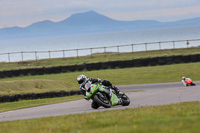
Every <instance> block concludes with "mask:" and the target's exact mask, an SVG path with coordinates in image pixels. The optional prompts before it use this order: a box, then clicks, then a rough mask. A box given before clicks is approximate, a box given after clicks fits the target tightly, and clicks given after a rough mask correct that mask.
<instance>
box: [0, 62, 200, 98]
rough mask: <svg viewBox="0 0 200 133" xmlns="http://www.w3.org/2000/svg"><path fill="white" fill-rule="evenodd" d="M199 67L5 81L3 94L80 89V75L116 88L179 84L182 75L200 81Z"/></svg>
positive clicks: (1, 85) (0, 92)
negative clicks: (104, 80) (120, 86)
mask: <svg viewBox="0 0 200 133" xmlns="http://www.w3.org/2000/svg"><path fill="white" fill-rule="evenodd" d="M199 66H200V62H198V63H186V64H173V65H164V66H149V67H137V68H136V67H135V68H124V69H107V70H98V71H97V70H96V71H82V72H70V73H61V74H49V75H37V76H24V77H16V78H4V79H0V95H5V94H14V93H18V94H20V93H29V92H34V93H39V92H47V91H60V90H64V91H69V90H78V89H79V85H78V83H77V81H76V78H77V76H78V75H79V74H85V75H86V76H87V77H93V78H102V79H108V80H110V81H111V82H112V83H113V84H114V85H128V84H145V83H162V82H179V81H181V77H182V76H186V77H190V78H192V79H193V80H200V76H199V73H200V67H199Z"/></svg>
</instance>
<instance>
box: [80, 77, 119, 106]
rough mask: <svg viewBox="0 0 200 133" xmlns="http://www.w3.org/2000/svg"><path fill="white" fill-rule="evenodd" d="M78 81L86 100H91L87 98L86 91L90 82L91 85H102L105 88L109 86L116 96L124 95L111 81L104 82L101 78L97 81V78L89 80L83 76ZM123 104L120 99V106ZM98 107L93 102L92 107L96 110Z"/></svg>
mask: <svg viewBox="0 0 200 133" xmlns="http://www.w3.org/2000/svg"><path fill="white" fill-rule="evenodd" d="M77 81H78V84H79V85H80V91H81V93H82V94H83V95H84V98H85V99H86V100H89V99H88V98H87V97H86V89H85V84H86V83H88V82H89V83H90V84H94V83H102V84H103V85H104V86H107V87H110V88H111V89H113V90H114V91H115V92H116V95H119V94H122V95H123V93H122V92H120V90H119V89H118V88H117V87H116V86H114V85H112V83H111V82H110V81H108V80H102V79H100V78H97V79H95V78H87V77H86V76H85V75H83V74H82V75H79V76H78V77H77ZM121 103H122V100H121V98H120V99H119V101H118V104H121ZM96 106H99V105H98V104H97V103H96V102H94V101H93V102H92V104H91V107H92V108H95V107H96Z"/></svg>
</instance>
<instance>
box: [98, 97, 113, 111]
mask: <svg viewBox="0 0 200 133" xmlns="http://www.w3.org/2000/svg"><path fill="white" fill-rule="evenodd" d="M94 101H95V102H97V104H99V105H100V106H103V107H105V108H110V107H111V106H112V105H111V103H110V101H109V100H108V98H107V97H106V96H105V95H103V94H96V95H94Z"/></svg>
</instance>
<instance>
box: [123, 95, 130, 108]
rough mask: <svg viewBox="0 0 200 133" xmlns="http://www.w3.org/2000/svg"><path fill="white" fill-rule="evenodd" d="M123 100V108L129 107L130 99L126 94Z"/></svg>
mask: <svg viewBox="0 0 200 133" xmlns="http://www.w3.org/2000/svg"><path fill="white" fill-rule="evenodd" d="M121 99H122V106H128V105H129V104H130V99H129V97H128V96H127V95H126V94H124V95H123V96H122V97H121Z"/></svg>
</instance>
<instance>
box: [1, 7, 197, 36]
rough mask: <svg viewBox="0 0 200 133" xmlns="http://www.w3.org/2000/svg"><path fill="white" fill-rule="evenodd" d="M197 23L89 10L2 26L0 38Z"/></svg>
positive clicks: (117, 30) (195, 22)
mask: <svg viewBox="0 0 200 133" xmlns="http://www.w3.org/2000/svg"><path fill="white" fill-rule="evenodd" d="M198 25H199V26H200V18H193V19H185V20H180V21H175V22H159V21H154V20H137V21H117V20H113V19H111V18H108V17H106V16H103V15H101V14H99V13H97V12H94V11H89V12H85V13H78V14H73V15H72V16H70V17H69V18H67V19H65V20H63V21H60V22H52V21H49V20H46V21H41V22H37V23H34V24H32V25H30V26H28V27H25V28H22V27H10V28H2V29H0V39H17V38H29V37H31V38H33V37H47V36H60V35H75V34H91V33H105V32H120V31H136V30H149V29H160V28H173V27H187V26H198Z"/></svg>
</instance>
